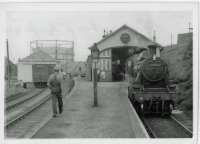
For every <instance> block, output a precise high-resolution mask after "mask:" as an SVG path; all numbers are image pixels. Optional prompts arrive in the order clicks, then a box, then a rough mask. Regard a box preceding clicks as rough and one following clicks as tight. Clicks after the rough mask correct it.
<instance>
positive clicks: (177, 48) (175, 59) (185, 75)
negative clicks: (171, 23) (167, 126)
mask: <svg viewBox="0 0 200 144" xmlns="http://www.w3.org/2000/svg"><path fill="white" fill-rule="evenodd" d="M192 48H193V44H192V33H185V34H179V35H178V42H177V45H174V46H173V47H172V48H171V47H170V46H167V47H165V48H164V50H163V51H162V52H161V57H162V58H163V59H164V60H165V61H166V62H167V64H168V67H169V73H170V78H171V79H175V80H176V81H177V82H178V87H177V93H178V104H179V106H180V107H181V108H183V109H185V110H192V100H193V98H192V94H193V93H192V68H193V67H192Z"/></svg>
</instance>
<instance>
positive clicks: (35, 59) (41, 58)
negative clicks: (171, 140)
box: [19, 50, 57, 64]
mask: <svg viewBox="0 0 200 144" xmlns="http://www.w3.org/2000/svg"><path fill="white" fill-rule="evenodd" d="M19 62H20V63H38V64H39V63H41V64H43V63H47V64H48V63H49V64H56V62H57V61H56V60H55V59H54V58H52V57H51V56H50V55H49V54H47V53H45V52H44V51H42V50H38V51H35V52H33V53H32V54H31V55H29V56H27V57H25V58H23V59H19Z"/></svg>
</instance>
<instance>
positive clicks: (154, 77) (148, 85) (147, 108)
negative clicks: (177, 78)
mask: <svg viewBox="0 0 200 144" xmlns="http://www.w3.org/2000/svg"><path fill="white" fill-rule="evenodd" d="M148 48H149V51H145V52H141V53H140V58H138V57H137V61H135V60H134V61H135V62H134V63H133V62H132V63H131V66H130V67H129V72H130V73H129V75H130V77H132V81H131V82H130V84H129V87H128V96H129V99H130V100H131V102H132V103H133V105H134V107H135V109H136V111H137V112H138V113H139V114H142V115H144V114H150V113H151V114H152V113H156V114H162V115H170V114H171V112H172V110H173V107H174V101H175V97H176V90H175V89H176V86H175V85H174V84H173V83H171V81H170V80H169V71H168V66H167V64H166V62H165V61H164V60H162V59H161V58H160V47H159V46H158V45H156V44H153V45H149V46H148ZM142 53H143V54H144V53H145V54H146V57H143V56H141V54H142Z"/></svg>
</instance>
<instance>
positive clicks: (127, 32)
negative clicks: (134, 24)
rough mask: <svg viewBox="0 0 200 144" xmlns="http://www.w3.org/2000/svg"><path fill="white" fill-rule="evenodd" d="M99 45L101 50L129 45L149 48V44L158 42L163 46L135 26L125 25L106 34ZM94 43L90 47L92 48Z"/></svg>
mask: <svg viewBox="0 0 200 144" xmlns="http://www.w3.org/2000/svg"><path fill="white" fill-rule="evenodd" d="M96 44H97V47H98V49H99V50H100V51H103V50H105V49H108V48H119V47H126V48H127V47H129V48H131V47H132V48H134V49H135V48H137V50H139V49H140V48H142V49H148V45H153V44H156V45H158V46H160V47H162V46H161V45H160V44H158V43H155V42H153V40H151V39H150V38H148V37H146V36H145V35H143V34H142V33H139V32H138V31H136V30H134V29H133V28H131V27H129V26H127V25H123V26H121V27H120V28H119V29H117V30H115V31H114V32H111V33H110V34H108V35H106V36H104V37H103V38H102V39H101V40H100V41H98V42H96ZM92 48H93V45H92V46H91V47H89V49H90V50H91V49H92Z"/></svg>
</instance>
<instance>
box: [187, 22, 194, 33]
mask: <svg viewBox="0 0 200 144" xmlns="http://www.w3.org/2000/svg"><path fill="white" fill-rule="evenodd" d="M188 29H189V32H192V30H193V28H192V27H191V22H189V28H188Z"/></svg>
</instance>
